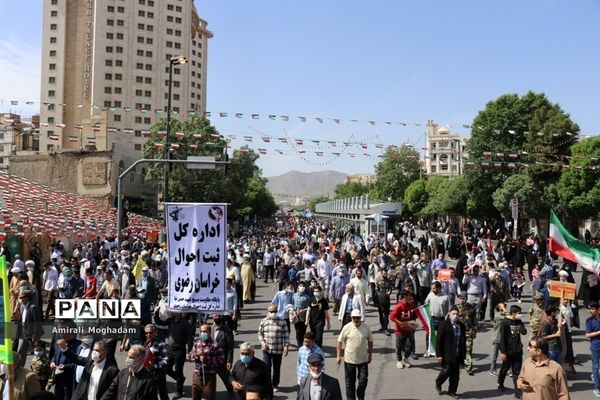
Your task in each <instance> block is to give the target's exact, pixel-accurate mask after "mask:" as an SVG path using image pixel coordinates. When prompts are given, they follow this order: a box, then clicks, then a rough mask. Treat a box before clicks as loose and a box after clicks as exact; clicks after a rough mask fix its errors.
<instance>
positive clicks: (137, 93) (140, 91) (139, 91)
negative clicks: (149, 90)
mask: <svg viewBox="0 0 600 400" xmlns="http://www.w3.org/2000/svg"><path fill="white" fill-rule="evenodd" d="M142 93H143V90H142V89H136V90H135V95H136V96H141V95H142Z"/></svg>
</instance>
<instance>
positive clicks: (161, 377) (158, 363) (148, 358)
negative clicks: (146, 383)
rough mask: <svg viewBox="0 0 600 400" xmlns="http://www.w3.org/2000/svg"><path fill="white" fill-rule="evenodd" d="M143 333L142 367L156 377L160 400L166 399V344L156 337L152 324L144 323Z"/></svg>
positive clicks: (167, 397)
mask: <svg viewBox="0 0 600 400" xmlns="http://www.w3.org/2000/svg"><path fill="white" fill-rule="evenodd" d="M144 333H145V334H146V342H145V343H144V347H145V348H146V355H145V358H144V367H146V369H147V370H148V372H150V373H151V374H152V375H153V376H154V378H156V384H157V386H158V394H159V395H160V400H168V399H169V395H168V393H167V361H168V359H169V358H168V355H167V345H166V344H165V342H163V341H162V340H158V339H157V337H156V333H157V332H156V326H155V325H154V324H148V325H146V326H145V327H144Z"/></svg>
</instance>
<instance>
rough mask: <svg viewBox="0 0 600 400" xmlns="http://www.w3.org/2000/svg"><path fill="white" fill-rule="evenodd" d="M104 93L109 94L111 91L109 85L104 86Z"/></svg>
mask: <svg viewBox="0 0 600 400" xmlns="http://www.w3.org/2000/svg"><path fill="white" fill-rule="evenodd" d="M104 93H106V94H111V93H112V88H111V87H110V86H106V87H105V88H104Z"/></svg>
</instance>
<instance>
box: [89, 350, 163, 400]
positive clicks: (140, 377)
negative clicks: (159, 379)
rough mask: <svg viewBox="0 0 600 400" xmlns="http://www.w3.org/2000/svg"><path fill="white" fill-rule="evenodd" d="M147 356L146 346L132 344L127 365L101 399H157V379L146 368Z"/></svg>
mask: <svg viewBox="0 0 600 400" xmlns="http://www.w3.org/2000/svg"><path fill="white" fill-rule="evenodd" d="M145 356H146V349H144V346H141V345H139V344H134V345H133V346H131V347H130V348H129V351H128V352H127V361H126V364H127V367H125V368H123V369H122V370H121V371H120V372H119V374H118V375H117V377H116V378H115V379H114V380H113V381H112V383H111V385H110V386H109V388H108V390H107V391H106V392H105V393H104V395H103V396H102V397H101V398H100V400H157V399H158V394H157V390H156V380H155V379H154V377H153V376H152V375H150V372H148V371H147V370H146V368H144V357H145Z"/></svg>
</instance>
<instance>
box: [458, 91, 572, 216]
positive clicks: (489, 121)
mask: <svg viewBox="0 0 600 400" xmlns="http://www.w3.org/2000/svg"><path fill="white" fill-rule="evenodd" d="M472 127H473V128H472V132H471V138H470V139H469V141H468V143H467V153H468V161H473V162H475V168H471V169H466V170H465V177H466V179H467V182H468V187H469V189H470V190H469V193H470V194H469V198H468V200H467V212H468V214H469V215H470V216H473V217H481V216H483V217H486V216H487V217H489V216H495V215H498V210H497V209H496V208H495V207H494V206H493V204H494V203H493V200H492V194H493V193H494V192H495V191H496V189H497V188H499V187H502V185H503V184H504V181H505V180H506V179H507V178H508V177H509V176H511V175H513V174H514V170H512V169H509V166H508V163H506V161H509V160H507V159H506V158H504V156H503V155H504V154H514V155H515V156H516V158H514V157H513V158H511V160H513V161H517V162H521V161H522V162H525V163H527V164H529V163H531V164H533V163H534V162H535V161H538V158H536V157H538V155H537V154H536V155H524V154H521V151H522V150H523V149H525V150H527V151H528V152H529V151H531V152H536V153H537V152H543V153H545V154H550V155H551V158H552V157H554V158H555V157H559V156H560V155H561V154H564V153H565V152H566V151H568V150H567V149H568V147H565V146H564V145H561V143H563V142H564V141H565V140H566V138H568V140H574V139H575V137H576V135H577V132H578V131H579V128H578V127H577V125H576V124H574V123H572V122H571V121H570V119H569V116H568V114H566V113H565V112H564V111H563V110H562V109H561V108H560V106H558V105H557V104H553V103H551V102H550V101H549V100H548V98H547V97H546V95H544V94H543V93H533V92H528V93H527V94H525V95H524V96H522V97H519V96H518V95H517V94H506V95H503V96H500V97H499V98H497V99H496V100H494V101H491V102H489V103H488V104H487V105H486V108H485V109H484V110H483V111H481V112H479V114H478V115H477V116H476V117H475V119H474V120H473V124H472ZM567 132H568V133H570V135H568V134H567ZM538 133H543V135H539V134H538ZM482 161H488V162H492V163H494V162H505V164H503V165H502V167H501V168H500V169H493V170H491V169H485V168H483V167H481V166H480V165H479V163H480V162H482ZM532 161H533V162H532ZM556 172H557V171H556V170H555V168H550V169H547V168H538V166H537V165H536V166H533V167H532V168H530V171H529V172H528V174H530V176H532V177H533V180H534V182H535V184H536V185H538V186H540V187H542V186H544V185H547V184H550V183H553V182H556V180H557V179H558V175H556ZM538 181H539V182H538Z"/></svg>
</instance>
